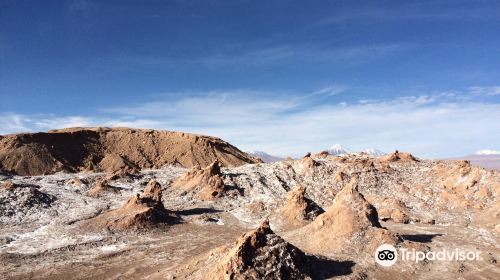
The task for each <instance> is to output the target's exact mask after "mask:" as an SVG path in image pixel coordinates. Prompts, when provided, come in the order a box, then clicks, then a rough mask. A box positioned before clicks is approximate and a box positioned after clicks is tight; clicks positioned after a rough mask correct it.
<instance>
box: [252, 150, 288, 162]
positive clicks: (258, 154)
mask: <svg viewBox="0 0 500 280" xmlns="http://www.w3.org/2000/svg"><path fill="white" fill-rule="evenodd" d="M247 154H249V155H251V156H254V157H258V158H260V159H261V160H262V161H263V162H275V161H280V160H283V158H280V157H277V156H273V155H270V154H268V153H266V152H263V151H250V152H247Z"/></svg>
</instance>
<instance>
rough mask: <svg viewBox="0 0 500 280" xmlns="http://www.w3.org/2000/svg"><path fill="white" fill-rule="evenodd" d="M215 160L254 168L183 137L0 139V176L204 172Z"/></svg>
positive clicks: (235, 153) (94, 133)
mask: <svg viewBox="0 0 500 280" xmlns="http://www.w3.org/2000/svg"><path fill="white" fill-rule="evenodd" d="M214 160H218V161H220V162H221V163H223V164H224V165H227V166H239V165H242V164H245V163H256V162H258V160H257V159H255V158H253V157H251V156H249V155H247V154H246V153H244V152H242V151H240V150H238V149H237V148H236V147H234V146H231V145H230V144H229V143H227V142H224V141H222V140H221V139H218V138H215V137H209V136H202V135H195V134H188V133H181V132H170V131H156V130H141V129H129V128H68V129H62V130H52V131H49V132H47V133H22V134H12V135H5V136H4V137H2V138H0V170H3V171H6V172H10V173H14V174H18V175H43V174H52V173H55V172H58V171H70V172H78V171H84V170H85V171H107V172H114V171H116V170H118V169H123V168H124V167H130V168H138V169H144V168H160V167H162V166H164V165H168V164H181V165H182V166H184V167H193V166H196V165H200V166H207V165H208V164H210V163H211V162H213V161H214Z"/></svg>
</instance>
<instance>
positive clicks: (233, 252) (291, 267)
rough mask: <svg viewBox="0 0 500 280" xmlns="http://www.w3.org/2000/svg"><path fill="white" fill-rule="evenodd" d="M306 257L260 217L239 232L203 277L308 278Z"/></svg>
mask: <svg viewBox="0 0 500 280" xmlns="http://www.w3.org/2000/svg"><path fill="white" fill-rule="evenodd" d="M309 267H310V265H309V263H308V257H307V256H306V254H305V253H304V252H302V251H300V250H299V249H298V248H296V247H295V246H293V245H291V244H289V243H287V242H286V241H285V240H283V239H282V238H281V237H280V236H278V235H276V234H275V233H274V232H273V231H272V230H271V228H270V227H269V222H268V221H264V222H263V223H262V224H261V225H260V226H259V227H258V228H257V229H255V230H253V231H250V232H248V233H245V234H244V235H243V236H241V237H240V238H239V239H238V241H237V242H236V244H235V245H234V247H232V248H230V249H229V250H228V253H227V254H226V256H225V257H224V258H223V259H222V260H221V261H220V262H219V263H218V264H217V266H216V268H215V269H214V270H213V271H211V272H210V273H209V274H208V275H206V276H205V278H206V279H311V278H310V276H309V274H310V271H309V270H310V269H309Z"/></svg>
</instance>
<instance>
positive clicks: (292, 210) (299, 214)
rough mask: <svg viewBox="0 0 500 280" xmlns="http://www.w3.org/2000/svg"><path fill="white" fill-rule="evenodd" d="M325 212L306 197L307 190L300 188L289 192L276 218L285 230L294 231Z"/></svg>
mask: <svg viewBox="0 0 500 280" xmlns="http://www.w3.org/2000/svg"><path fill="white" fill-rule="evenodd" d="M323 212H325V211H324V210H323V209H322V208H321V207H319V206H318V205H317V204H316V203H315V202H314V201H312V200H311V199H309V198H308V197H306V188H305V187H302V186H299V187H297V188H295V189H294V190H292V191H290V192H288V194H287V196H286V199H285V203H284V205H283V207H282V208H281V209H280V210H279V211H278V213H277V215H276V217H275V218H276V219H277V220H278V221H279V223H280V224H282V227H283V228H286V229H293V228H298V227H301V226H304V225H306V224H307V223H309V222H311V221H313V220H314V219H315V218H316V217H317V216H318V215H320V214H321V213H323Z"/></svg>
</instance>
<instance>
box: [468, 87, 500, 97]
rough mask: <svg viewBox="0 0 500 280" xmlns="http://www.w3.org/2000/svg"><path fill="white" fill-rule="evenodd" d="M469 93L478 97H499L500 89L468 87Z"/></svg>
mask: <svg viewBox="0 0 500 280" xmlns="http://www.w3.org/2000/svg"><path fill="white" fill-rule="evenodd" d="M469 92H470V93H471V94H474V95H480V96H494V95H500V87H495V86H493V87H470V88H469Z"/></svg>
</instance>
